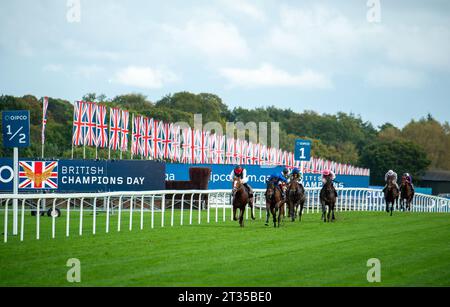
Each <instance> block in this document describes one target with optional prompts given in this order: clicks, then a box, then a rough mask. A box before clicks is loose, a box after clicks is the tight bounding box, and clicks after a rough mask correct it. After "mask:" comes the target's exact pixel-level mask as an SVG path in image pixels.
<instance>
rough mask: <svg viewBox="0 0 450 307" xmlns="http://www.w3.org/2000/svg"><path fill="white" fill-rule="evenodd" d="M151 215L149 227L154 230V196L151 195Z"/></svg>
mask: <svg viewBox="0 0 450 307" xmlns="http://www.w3.org/2000/svg"><path fill="white" fill-rule="evenodd" d="M150 206H151V209H150V210H151V213H152V218H151V227H152V229H153V228H155V194H153V195H152V202H151V205H150Z"/></svg>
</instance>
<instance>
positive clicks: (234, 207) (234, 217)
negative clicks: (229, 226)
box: [233, 205, 237, 221]
mask: <svg viewBox="0 0 450 307" xmlns="http://www.w3.org/2000/svg"><path fill="white" fill-rule="evenodd" d="M236 210H237V208H236V206H234V205H233V221H237V217H236Z"/></svg>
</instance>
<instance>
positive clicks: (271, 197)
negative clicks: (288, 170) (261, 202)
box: [266, 182, 284, 227]
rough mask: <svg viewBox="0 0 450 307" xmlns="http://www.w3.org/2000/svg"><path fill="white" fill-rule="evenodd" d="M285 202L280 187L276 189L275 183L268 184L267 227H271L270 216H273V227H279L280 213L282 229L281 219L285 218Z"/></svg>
mask: <svg viewBox="0 0 450 307" xmlns="http://www.w3.org/2000/svg"><path fill="white" fill-rule="evenodd" d="M283 204H284V200H283V196H282V194H281V190H280V188H279V187H276V186H275V184H274V183H273V182H269V183H268V184H267V189H266V212H267V216H266V226H269V216H270V214H272V216H273V227H277V212H278V227H280V222H281V217H282V216H284V206H283Z"/></svg>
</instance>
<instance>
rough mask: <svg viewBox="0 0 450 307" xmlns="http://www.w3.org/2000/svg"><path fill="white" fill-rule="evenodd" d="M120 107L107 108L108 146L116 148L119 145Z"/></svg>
mask: <svg viewBox="0 0 450 307" xmlns="http://www.w3.org/2000/svg"><path fill="white" fill-rule="evenodd" d="M120 120H121V118H120V109H119V108H111V109H110V110H109V148H110V149H112V150H118V149H119V145H120Z"/></svg>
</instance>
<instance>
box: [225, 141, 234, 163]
mask: <svg viewBox="0 0 450 307" xmlns="http://www.w3.org/2000/svg"><path fill="white" fill-rule="evenodd" d="M234 145H235V140H234V139H233V138H227V150H226V162H225V163H226V164H234V163H235V160H234V155H233V153H234V152H235V150H234Z"/></svg>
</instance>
